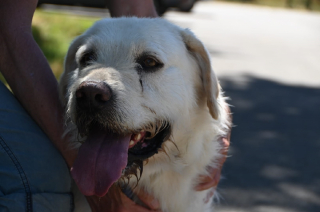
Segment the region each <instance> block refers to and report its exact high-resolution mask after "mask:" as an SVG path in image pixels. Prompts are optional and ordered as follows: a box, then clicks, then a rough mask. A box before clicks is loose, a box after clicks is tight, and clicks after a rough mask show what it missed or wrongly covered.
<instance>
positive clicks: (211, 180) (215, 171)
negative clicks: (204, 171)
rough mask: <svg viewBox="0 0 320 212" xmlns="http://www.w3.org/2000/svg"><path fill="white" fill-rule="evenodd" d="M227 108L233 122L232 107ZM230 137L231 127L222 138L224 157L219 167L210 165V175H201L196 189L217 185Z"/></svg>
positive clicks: (205, 188)
mask: <svg viewBox="0 0 320 212" xmlns="http://www.w3.org/2000/svg"><path fill="white" fill-rule="evenodd" d="M226 110H227V113H228V114H229V119H230V123H232V115H231V111H230V108H229V107H227V108H226ZM230 138H231V127H230V129H229V132H228V134H227V135H226V136H225V137H222V138H221V140H220V142H221V146H222V149H221V152H220V153H221V155H222V157H221V158H220V159H219V161H218V167H217V168H212V167H208V171H209V173H210V175H201V176H199V178H198V180H199V182H200V183H199V184H198V185H196V187H195V190H196V191H203V190H207V189H210V188H212V187H214V188H215V187H217V185H218V183H219V181H220V177H221V169H222V166H223V164H224V162H225V161H226V159H227V154H228V150H229V146H230ZM213 194H214V192H213V191H212V192H210V195H211V196H213Z"/></svg>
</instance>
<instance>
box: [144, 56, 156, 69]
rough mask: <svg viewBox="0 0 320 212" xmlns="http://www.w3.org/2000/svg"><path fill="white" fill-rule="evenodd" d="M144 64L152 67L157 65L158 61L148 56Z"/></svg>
mask: <svg viewBox="0 0 320 212" xmlns="http://www.w3.org/2000/svg"><path fill="white" fill-rule="evenodd" d="M143 65H144V66H145V67H147V68H152V67H155V66H156V65H157V62H156V61H155V60H154V59H153V58H150V57H148V58H146V59H144V61H143Z"/></svg>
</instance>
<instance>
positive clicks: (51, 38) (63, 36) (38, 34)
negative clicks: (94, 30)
mask: <svg viewBox="0 0 320 212" xmlns="http://www.w3.org/2000/svg"><path fill="white" fill-rule="evenodd" d="M97 20H98V18H91V17H83V16H74V15H67V14H62V13H56V12H44V11H41V10H37V11H36V12H35V15H34V18H33V22H32V33H33V36H34V38H35V40H36V42H37V43H38V45H39V46H40V48H41V49H42V51H43V53H44V55H45V56H46V58H47V60H48V61H49V64H50V66H51V69H52V71H53V73H54V75H55V76H56V77H57V78H59V77H60V75H61V73H62V71H63V60H64V56H65V55H66V53H67V50H68V47H69V45H70V43H71V41H72V40H73V39H74V38H75V37H76V36H78V35H80V34H82V33H83V32H84V31H85V30H86V29H88V28H89V27H90V26H91V25H92V24H93V23H94V22H95V21H97Z"/></svg>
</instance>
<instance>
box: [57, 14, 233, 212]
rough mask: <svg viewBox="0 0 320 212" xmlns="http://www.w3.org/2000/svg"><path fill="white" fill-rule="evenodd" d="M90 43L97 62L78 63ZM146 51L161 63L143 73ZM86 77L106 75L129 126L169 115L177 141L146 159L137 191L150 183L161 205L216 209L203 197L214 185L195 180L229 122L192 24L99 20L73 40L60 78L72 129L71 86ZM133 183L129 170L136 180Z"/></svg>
mask: <svg viewBox="0 0 320 212" xmlns="http://www.w3.org/2000/svg"><path fill="white" fill-rule="evenodd" d="M88 48H94V49H95V50H96V51H97V55H98V56H97V63H96V64H94V65H92V66H90V67H88V68H84V69H81V68H79V58H80V57H81V54H82V52H83V51H85V50H86V49H88ZM143 52H150V53H152V54H154V55H155V56H156V57H157V58H159V59H160V60H161V62H163V64H164V67H163V68H161V70H158V71H156V72H154V73H142V74H141V76H139V74H138V73H137V71H136V70H135V66H136V63H135V57H137V56H138V55H139V54H142V53H143ZM139 77H140V78H141V81H142V83H143V90H142V88H141V85H140V82H139V79H140V78H139ZM84 80H99V81H104V82H106V83H108V85H109V86H110V87H111V89H112V90H113V91H114V92H115V93H116V95H117V102H116V104H117V105H116V111H117V113H119V114H124V115H125V117H126V120H125V122H122V123H121V124H120V125H121V127H123V129H124V130H130V129H141V128H143V127H144V125H145V124H146V123H150V122H155V121H156V120H159V119H164V120H168V121H169V122H170V123H171V126H172V136H171V138H170V139H171V140H172V141H173V142H174V143H175V144H173V143H172V142H170V141H166V142H164V144H163V146H162V148H163V149H165V150H166V153H164V152H160V153H158V154H156V155H155V156H153V157H151V158H150V159H149V162H148V163H146V164H145V165H144V171H143V174H142V177H141V180H140V181H139V183H138V186H137V187H136V188H135V189H134V192H139V190H140V189H144V190H146V191H147V192H149V193H150V194H152V195H153V196H154V197H155V198H157V199H158V200H159V201H160V203H161V208H162V211H164V212H195V211H197V212H198V211H212V200H210V201H208V202H207V203H204V200H205V199H206V196H207V193H208V192H209V191H201V192H197V191H195V190H194V186H195V185H196V184H197V183H198V182H197V178H198V176H199V175H201V174H202V175H204V174H208V173H207V170H206V168H207V167H208V166H211V167H215V166H217V160H218V159H219V157H220V156H221V155H220V154H219V151H220V150H221V145H220V143H219V141H218V140H219V138H221V136H223V135H225V133H226V131H227V128H228V126H229V125H230V123H229V122H228V114H227V110H226V108H227V104H226V102H225V98H224V97H223V96H222V92H221V91H220V87H219V85H218V81H217V79H216V76H215V75H214V72H213V71H212V70H211V64H210V60H209V56H208V53H207V51H206V50H205V48H204V47H203V45H202V43H201V42H200V41H199V40H198V39H197V38H196V37H195V36H194V35H193V34H192V33H191V32H190V31H189V30H186V29H181V28H179V27H177V26H175V25H173V24H170V23H169V22H167V21H165V20H162V19H148V18H144V19H138V18H120V19H104V20H101V21H98V22H97V23H96V24H95V25H94V26H93V27H92V28H90V29H89V30H88V31H87V32H85V33H84V34H83V35H81V36H79V37H78V38H77V39H76V40H75V41H74V42H73V44H72V45H71V47H70V49H69V52H68V55H67V58H66V63H65V72H64V74H63V76H62V78H61V82H60V90H61V99H62V101H63V102H64V104H65V105H66V108H67V116H68V117H69V119H68V126H69V131H75V132H74V134H76V128H75V126H74V124H73V121H74V108H75V105H74V102H75V101H74V94H75V90H76V88H77V87H78V86H79V85H80V84H81V82H83V81H84ZM148 108H150V109H152V111H154V112H155V113H154V112H152V111H151V110H150V109H148ZM135 183H136V182H135V180H134V178H131V182H130V185H131V186H132V188H133V187H134V186H135Z"/></svg>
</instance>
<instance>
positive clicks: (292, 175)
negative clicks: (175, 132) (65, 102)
mask: <svg viewBox="0 0 320 212" xmlns="http://www.w3.org/2000/svg"><path fill="white" fill-rule="evenodd" d="M48 3H50V4H48ZM154 3H155V5H156V6H157V10H158V12H159V13H161V14H162V15H163V18H165V19H168V20H170V21H172V22H174V23H175V24H178V25H180V26H182V27H185V28H190V29H191V30H192V31H193V32H194V33H195V34H196V35H197V36H198V37H199V38H200V39H201V40H202V41H203V42H204V44H205V45H206V46H207V48H208V51H209V52H210V54H211V59H212V66H213V68H214V70H215V72H216V73H217V74H218V77H219V79H220V82H221V84H222V87H223V89H224V91H225V94H226V95H227V96H229V97H230V100H229V103H230V104H231V105H233V106H232V108H231V110H232V112H233V121H234V125H235V126H234V128H233V130H232V138H231V148H230V153H229V155H230V157H229V158H228V160H227V162H226V164H225V166H224V168H223V176H224V179H223V180H222V181H221V183H220V185H219V189H218V190H219V192H220V194H221V199H220V203H219V204H218V206H217V207H216V211H217V212H231V211H235V212H319V211H320V13H319V11H320V0H238V1H236V0H233V1H231V0H230V1H194V0H155V1H154ZM83 6H86V7H83ZM103 17H110V15H109V13H108V10H107V9H106V8H105V2H104V0H40V2H39V8H38V9H37V11H36V13H35V16H34V20H33V34H34V37H35V39H36V41H37V42H38V44H39V46H40V47H41V49H42V50H43V52H44V54H45V55H46V57H47V59H48V61H49V63H50V65H51V68H52V70H53V72H54V74H55V76H56V77H57V79H58V78H59V76H60V74H61V72H62V71H63V59H64V56H65V54H66V51H67V49H68V46H69V45H70V42H71V41H72V39H73V38H74V37H75V36H77V35H80V34H81V33H83V32H84V31H85V30H86V29H87V28H88V27H90V26H91V25H92V24H93V23H94V22H95V21H96V20H98V19H100V18H103ZM1 78H2V77H1ZM2 80H3V78H2Z"/></svg>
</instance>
